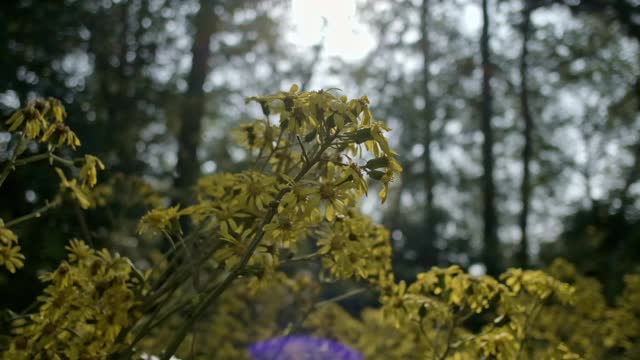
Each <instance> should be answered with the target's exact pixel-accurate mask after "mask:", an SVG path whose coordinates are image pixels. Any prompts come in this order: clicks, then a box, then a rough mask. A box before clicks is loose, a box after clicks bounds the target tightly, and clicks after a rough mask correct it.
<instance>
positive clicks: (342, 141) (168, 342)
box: [0, 85, 640, 360]
mask: <svg viewBox="0 0 640 360" xmlns="http://www.w3.org/2000/svg"><path fill="white" fill-rule="evenodd" d="M249 101H255V102H257V103H258V104H260V106H261V108H262V111H263V114H264V118H262V119H259V120H257V121H256V122H254V123H252V124H244V125H241V126H240V128H239V129H238V130H235V131H234V132H233V136H234V138H235V139H236V140H238V141H239V142H240V145H241V146H242V147H243V148H244V149H245V150H246V151H248V152H249V154H250V155H251V156H250V157H251V158H252V160H254V163H253V164H252V167H251V168H250V169H247V170H245V171H241V172H238V173H218V174H214V175H211V176H207V177H204V178H202V179H200V180H199V182H198V184H197V186H196V189H195V192H196V194H195V195H196V196H195V198H196V199H197V200H196V202H195V203H194V204H190V205H189V206H178V205H176V206H172V207H166V205H165V204H166V202H163V199H161V198H159V197H158V196H157V195H156V194H155V192H154V191H153V190H152V189H151V188H150V186H149V185H148V184H146V183H144V182H143V181H142V180H141V179H138V180H136V179H125V178H123V177H118V176H114V177H113V178H112V179H111V181H110V182H109V183H107V184H102V185H98V186H96V183H97V172H98V171H99V170H102V169H104V164H102V162H101V161H100V160H99V159H97V158H96V157H94V156H91V155H86V156H84V157H83V158H82V159H78V160H67V159H64V158H62V157H58V156H55V155H54V154H53V152H52V151H53V149H55V148H56V147H58V146H62V145H68V146H71V147H73V148H75V146H77V145H79V141H76V140H75V138H74V137H75V135H71V134H72V133H70V130H67V128H65V125H64V124H63V119H64V116H65V113H64V108H63V107H62V106H61V105H60V103H59V102H56V101H54V100H47V101H36V102H32V103H30V104H29V105H28V106H27V108H25V109H23V110H21V111H19V112H18V113H16V114H15V115H14V116H12V118H11V119H10V120H9V122H8V124H9V125H10V131H12V132H16V133H21V134H23V135H20V136H23V138H22V139H23V140H24V139H27V140H29V141H31V140H38V141H48V142H49V144H50V145H51V147H50V148H49V150H50V152H48V153H46V154H38V155H35V156H34V157H27V158H18V156H16V157H14V158H13V159H12V160H10V161H9V163H8V165H7V166H9V167H5V168H4V169H9V170H11V167H14V166H17V165H19V164H26V163H31V162H34V161H37V160H40V159H48V160H49V161H51V162H56V163H57V164H59V165H64V166H66V167H67V168H71V169H72V171H71V172H67V173H65V172H64V171H63V170H62V169H61V168H56V171H57V172H58V175H59V177H60V183H61V185H60V186H61V192H62V194H64V195H67V196H69V197H71V198H74V199H75V200H76V201H77V202H78V203H79V204H80V205H81V206H82V207H84V208H88V207H92V206H96V205H101V206H103V205H106V206H108V203H109V202H112V201H115V202H117V201H123V205H122V207H123V208H125V209H127V208H128V207H129V205H131V204H137V205H138V206H139V205H141V204H144V206H142V207H146V208H151V210H150V211H148V213H147V214H146V215H145V216H143V217H142V219H140V221H139V222H138V223H137V226H138V228H137V232H138V234H141V235H144V236H145V239H147V238H151V239H156V240H158V239H160V240H163V241H169V242H170V243H171V244H170V245H171V247H170V249H169V250H168V251H167V252H166V253H165V254H164V255H159V254H158V253H152V254H145V255H148V257H149V258H152V259H154V262H155V264H156V265H155V267H154V268H152V269H149V271H148V273H147V275H145V276H143V275H141V274H140V273H139V272H138V271H137V270H136V269H135V267H134V266H133V265H132V264H131V263H130V262H129V261H128V260H127V259H126V258H123V257H119V256H114V255H112V254H111V253H110V252H108V251H107V250H101V251H96V250H94V249H91V248H90V247H88V246H87V245H86V244H84V243H83V242H81V241H78V240H73V241H71V243H70V245H69V246H68V247H67V250H68V251H69V254H68V259H67V261H64V262H62V264H60V265H59V266H58V268H57V269H56V270H55V271H53V272H50V273H47V274H45V275H43V276H42V280H43V281H45V282H46V283H47V286H46V289H45V290H44V292H43V294H42V296H40V297H39V299H38V303H37V305H38V307H37V311H36V312H35V313H32V314H26V315H22V316H19V317H16V318H15V319H13V322H12V329H11V331H12V334H13V335H12V337H11V338H10V340H9V342H8V345H7V346H4V345H2V344H0V345H2V346H4V347H2V348H1V350H0V351H4V352H3V353H2V354H1V356H2V358H7V359H18V360H20V359H60V360H62V359H70V360H74V359H92V360H93V359H96V360H97V359H107V358H123V359H124V358H126V359H128V358H136V356H138V355H140V354H142V353H146V354H158V355H159V356H162V357H163V359H169V358H170V357H171V355H173V354H174V353H176V352H177V353H178V355H179V356H180V357H183V358H191V359H248V356H249V354H248V353H247V347H248V346H249V345H250V344H252V343H254V342H257V341H261V340H265V339H268V338H272V337H276V336H282V335H289V334H296V333H299V332H308V333H314V334H316V335H318V336H322V337H328V338H331V339H335V340H338V341H340V342H343V343H345V344H347V345H350V346H352V347H353V348H356V349H358V350H359V351H361V352H362V353H363V354H364V355H365V357H366V358H367V359H374V360H375V359H385V360H387V359H389V360H395V359H398V360H400V359H402V360H404V359H449V360H467V359H504V360H507V359H524V360H529V359H531V360H533V359H594V360H595V359H601V358H615V357H620V358H624V357H625V356H626V357H627V358H632V356H634V355H635V354H638V353H640V348H639V347H640V345H639V344H640V325H639V324H640V319H639V317H640V276H638V275H629V276H627V277H626V279H625V281H626V290H625V292H624V293H623V294H622V295H621V297H620V298H619V299H618V302H617V303H616V306H610V305H608V304H607V302H606V301H605V299H604V297H603V295H602V288H601V285H600V284H599V283H598V282H597V281H595V280H593V279H589V278H586V277H583V276H581V275H580V274H579V273H578V272H577V271H576V269H575V268H573V267H572V266H571V265H570V264H568V263H566V262H564V261H556V262H555V263H554V264H553V265H552V266H551V267H550V268H549V269H548V270H547V271H530V270H520V269H510V270H508V271H507V272H505V273H504V274H503V275H502V276H500V277H499V278H498V279H495V278H492V277H490V276H473V275H470V274H467V273H465V272H464V270H463V269H461V268H460V267H458V266H451V267H448V268H433V269H431V270H430V271H427V272H424V273H421V274H419V275H418V276H417V278H416V279H415V281H413V282H410V283H407V282H405V281H397V280H396V278H395V277H394V275H393V269H392V265H391V252H392V249H391V244H390V241H389V233H388V231H387V230H386V229H385V228H384V227H382V226H380V225H376V224H374V223H373V221H372V220H371V219H370V218H368V217H366V216H364V215H363V214H361V213H360V212H359V211H358V208H357V205H356V204H357V202H358V200H360V199H361V198H362V196H365V195H366V194H367V192H368V188H369V184H368V181H367V179H366V177H367V176H368V177H369V178H371V179H374V180H377V181H380V182H381V187H382V190H381V191H380V194H379V196H380V198H381V200H382V201H383V202H384V200H385V199H386V196H387V193H388V187H389V185H390V183H391V181H392V180H393V178H394V177H397V176H398V174H400V172H401V171H402V169H401V167H400V165H399V164H398V162H397V160H396V159H395V152H394V151H393V150H392V149H391V148H390V147H389V143H388V141H387V139H386V138H385V135H384V134H385V132H386V131H388V130H389V129H388V128H386V126H385V125H384V124H383V123H382V122H379V121H376V120H374V118H373V116H372V114H371V112H370V110H369V108H368V105H369V100H368V99H367V98H366V97H361V98H357V99H351V100H349V99H348V98H346V97H344V96H338V95H336V94H335V91H334V90H324V91H314V92H300V91H299V89H298V87H297V86H295V85H294V86H293V87H291V89H290V90H289V91H283V92H278V93H276V94H272V95H268V96H263V97H254V98H250V99H249ZM18 155H20V154H18ZM79 164H82V167H80V168H76V165H79ZM9 172H10V171H4V170H3V172H2V173H3V174H7V173H9ZM68 173H73V174H78V177H72V178H69V177H68V175H67V174H68ZM2 180H4V179H3V178H1V177H0V185H1V184H2ZM122 189H125V190H126V189H128V190H126V191H121V190H122ZM128 193H132V194H133V196H130V197H129V196H124V197H126V199H123V200H122V199H121V200H118V199H117V198H118V195H121V194H128ZM61 199H62V197H61V196H58V197H57V198H56V201H57V203H59V202H61V201H62V200H61ZM57 203H56V204H57ZM118 206H120V205H118ZM34 214H36V213H34ZM37 214H38V216H39V214H40V212H37ZM34 216H35V215H34ZM29 217H30V216H26V217H21V219H27V218H29ZM16 221H17V220H14V221H12V222H7V223H6V224H5V223H3V222H2V221H1V220H0V266H3V267H5V268H6V269H7V270H9V271H10V272H14V271H16V269H18V268H20V267H21V266H22V265H23V260H24V256H22V255H21V254H20V253H19V251H20V247H19V246H18V245H17V244H18V241H17V239H18V237H17V235H16V234H15V233H14V232H13V231H12V230H11V229H10V228H12V226H10V225H13V224H15V223H16ZM21 221H22V220H21ZM118 224H119V225H121V224H120V223H118ZM185 224H186V226H185ZM5 225H6V226H5ZM315 260H317V261H318V262H319V266H318V267H320V265H321V266H322V270H321V271H322V274H321V276H320V278H322V279H328V278H330V279H332V280H335V279H337V280H354V281H356V282H359V283H360V284H361V285H362V284H364V285H362V286H365V287H366V288H368V289H370V290H373V291H372V292H375V293H376V294H377V295H378V296H379V300H380V304H381V306H380V307H379V308H378V309H367V310H365V311H364V312H362V314H361V315H360V316H353V315H351V314H349V313H348V312H346V311H345V310H344V309H342V308H341V307H340V306H338V305H337V304H336V302H337V301H340V300H341V299H343V298H341V297H340V296H338V297H336V298H334V300H324V301H320V294H321V286H320V284H319V283H318V282H316V281H314V280H313V278H312V276H311V275H310V274H308V273H305V272H300V271H296V269H298V270H299V268H297V267H295V266H294V267H290V266H291V265H292V264H298V263H300V262H303V261H315Z"/></svg>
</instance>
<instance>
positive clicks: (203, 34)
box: [175, 0, 215, 202]
mask: <svg viewBox="0 0 640 360" xmlns="http://www.w3.org/2000/svg"><path fill="white" fill-rule="evenodd" d="M213 7H214V1H213V0H201V1H200V9H199V10H198V13H197V14H196V17H195V23H194V25H195V36H194V39H193V46H192V48H191V55H192V58H191V70H190V71H189V75H188V78H187V93H186V94H185V96H184V100H183V103H182V111H181V114H182V122H181V124H180V130H179V133H178V164H177V165H176V173H177V174H176V179H175V185H176V187H177V188H178V189H179V191H180V192H181V193H183V194H184V193H189V192H190V191H189V190H190V188H191V187H192V186H193V185H195V183H196V181H197V179H198V175H199V174H200V164H199V162H198V154H197V150H198V146H199V145H200V139H201V136H202V134H201V132H202V131H201V129H202V116H203V114H204V110H205V98H204V90H203V89H202V85H204V81H205V79H206V77H207V75H208V74H209V71H210V66H209V59H210V57H211V50H210V48H209V42H210V39H211V35H213V33H214V31H215V13H214V11H213ZM178 200H180V201H182V202H189V201H190V198H189V196H185V195H181V196H180V197H179V199H178Z"/></svg>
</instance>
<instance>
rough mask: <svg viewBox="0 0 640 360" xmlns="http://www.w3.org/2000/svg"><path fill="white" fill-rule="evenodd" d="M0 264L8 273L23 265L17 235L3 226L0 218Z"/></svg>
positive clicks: (22, 256)
mask: <svg viewBox="0 0 640 360" xmlns="http://www.w3.org/2000/svg"><path fill="white" fill-rule="evenodd" d="M0 266H4V267H5V269H7V270H8V271H9V272H10V273H15V272H16V270H17V269H20V268H21V267H23V266H24V255H22V254H21V253H20V246H18V236H17V235H16V234H15V233H14V232H13V231H11V230H10V229H8V228H6V227H5V226H4V221H2V219H0Z"/></svg>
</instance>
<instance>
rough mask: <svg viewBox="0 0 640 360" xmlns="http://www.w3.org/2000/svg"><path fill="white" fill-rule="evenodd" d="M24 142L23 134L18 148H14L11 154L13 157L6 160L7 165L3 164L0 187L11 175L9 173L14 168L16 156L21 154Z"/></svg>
mask: <svg viewBox="0 0 640 360" xmlns="http://www.w3.org/2000/svg"><path fill="white" fill-rule="evenodd" d="M25 141H26V138H25V137H24V134H23V135H22V137H21V138H20V140H19V142H18V146H16V149H15V151H14V152H13V155H12V156H11V159H9V160H7V163H6V164H4V167H3V168H2V172H1V173H0V187H2V184H3V183H4V181H5V180H6V179H7V177H9V174H11V172H12V171H13V170H14V169H15V168H16V167H15V162H16V159H17V158H18V156H20V154H21V152H22V150H21V149H22V148H23V146H24V143H25Z"/></svg>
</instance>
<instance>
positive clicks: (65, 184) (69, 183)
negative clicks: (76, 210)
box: [56, 168, 92, 209]
mask: <svg viewBox="0 0 640 360" xmlns="http://www.w3.org/2000/svg"><path fill="white" fill-rule="evenodd" d="M56 172H57V173H58V176H59V177H60V180H61V182H60V187H61V188H62V189H63V190H65V189H66V190H69V192H70V194H71V196H72V197H73V198H75V199H76V200H77V201H78V204H79V205H80V207H82V208H83V209H88V208H90V207H91V205H92V204H91V200H90V195H89V194H88V193H87V192H86V191H85V190H84V189H83V188H82V187H80V186H79V185H78V182H77V180H76V179H72V180H67V177H66V176H65V175H64V172H63V171H62V169H60V168H56Z"/></svg>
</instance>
